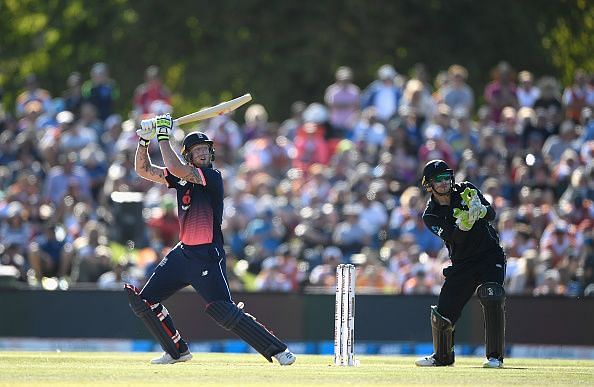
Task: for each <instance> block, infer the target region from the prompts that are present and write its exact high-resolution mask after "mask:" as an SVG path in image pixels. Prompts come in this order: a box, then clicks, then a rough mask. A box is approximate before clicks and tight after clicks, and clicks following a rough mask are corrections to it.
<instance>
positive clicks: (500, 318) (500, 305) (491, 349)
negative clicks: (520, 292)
mask: <svg viewBox="0 0 594 387" xmlns="http://www.w3.org/2000/svg"><path fill="white" fill-rule="evenodd" d="M476 294H477V296H478V298H479V301H480V303H481V305H482V307H483V316H484V318H485V352H486V353H485V355H486V356H487V358H491V357H494V358H495V359H499V360H503V356H504V351H505V289H504V288H503V286H501V285H500V284H498V283H497V282H485V283H484V284H482V285H480V286H479V287H478V288H477V289H476Z"/></svg>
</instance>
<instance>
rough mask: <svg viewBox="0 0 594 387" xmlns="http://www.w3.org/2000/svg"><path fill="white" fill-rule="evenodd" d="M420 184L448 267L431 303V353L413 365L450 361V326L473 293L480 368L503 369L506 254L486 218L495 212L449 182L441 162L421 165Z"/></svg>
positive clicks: (426, 216)
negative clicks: (480, 321) (481, 330)
mask: <svg viewBox="0 0 594 387" xmlns="http://www.w3.org/2000/svg"><path fill="white" fill-rule="evenodd" d="M422 185H423V188H424V189H425V190H426V191H427V192H429V193H430V194H431V197H430V198H429V200H428V202H427V207H426V209H425V211H424V213H423V221H424V222H425V225H426V226H427V227H428V228H429V230H431V232H433V233H434V234H435V235H437V236H439V237H440V238H441V239H442V240H443V241H444V242H445V245H446V247H447V249H448V251H449V256H450V260H451V266H449V267H447V268H445V269H444V271H443V274H444V276H445V282H444V284H443V287H442V288H441V292H440V294H439V300H438V303H437V305H436V306H432V307H431V330H432V336H433V350H434V353H433V354H432V355H430V356H426V357H423V358H421V359H418V360H417V361H416V363H415V364H416V365H417V366H421V367H426V366H447V365H453V364H454V327H455V324H456V321H458V318H459V317H460V314H461V313H462V309H463V308H464V305H466V303H467V302H468V301H469V300H470V298H471V297H472V296H473V295H474V293H475V291H476V293H477V295H478V299H479V301H480V303H481V305H482V309H483V316H484V327H485V345H486V353H485V355H486V357H487V360H486V361H485V362H484V363H483V366H484V367H486V368H501V367H503V357H504V340H505V291H504V289H503V280H504V277H505V265H506V258H505V253H504V251H503V249H502V247H501V245H500V243H499V236H498V234H497V231H495V229H494V228H493V226H491V224H490V223H489V222H490V221H492V220H494V219H495V211H494V209H493V207H491V205H490V203H489V202H488V201H487V200H486V199H485V198H484V197H483V195H482V193H481V192H480V191H479V190H478V188H476V187H475V186H474V185H472V184H471V183H469V182H467V181H465V182H462V183H458V184H455V183H454V172H453V170H452V169H450V167H449V166H448V165H447V164H446V163H445V162H444V161H443V160H432V161H430V162H428V163H427V164H426V165H425V167H424V169H423V179H422Z"/></svg>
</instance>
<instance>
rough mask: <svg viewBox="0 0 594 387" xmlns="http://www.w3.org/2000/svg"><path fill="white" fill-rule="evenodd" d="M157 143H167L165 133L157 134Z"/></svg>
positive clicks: (167, 139) (167, 136) (167, 138)
mask: <svg viewBox="0 0 594 387" xmlns="http://www.w3.org/2000/svg"><path fill="white" fill-rule="evenodd" d="M157 140H158V141H169V135H168V134H167V133H159V134H157Z"/></svg>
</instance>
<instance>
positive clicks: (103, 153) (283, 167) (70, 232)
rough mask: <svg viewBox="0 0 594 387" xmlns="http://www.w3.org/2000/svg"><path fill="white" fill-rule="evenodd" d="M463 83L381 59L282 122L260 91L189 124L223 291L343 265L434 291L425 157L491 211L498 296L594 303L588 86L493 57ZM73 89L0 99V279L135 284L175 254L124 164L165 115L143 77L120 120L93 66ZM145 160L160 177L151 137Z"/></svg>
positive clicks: (281, 288) (149, 192)
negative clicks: (151, 120) (474, 84)
mask: <svg viewBox="0 0 594 387" xmlns="http://www.w3.org/2000/svg"><path fill="white" fill-rule="evenodd" d="M402 70H405V69H402ZM472 75H473V74H468V72H467V70H466V69H465V68H464V67H463V66H461V65H457V64H454V65H452V66H450V67H449V68H448V69H447V70H444V71H442V72H439V73H438V74H435V75H434V77H433V78H432V77H431V75H430V74H429V73H428V71H427V69H426V68H425V66H423V65H422V64H419V65H416V66H414V67H413V68H412V69H410V70H409V71H400V72H398V71H396V69H395V68H394V67H393V66H392V65H390V64H386V65H383V66H381V67H380V68H379V69H378V71H377V79H376V80H375V81H373V82H372V83H371V84H369V85H357V83H356V82H355V80H356V78H357V77H356V74H354V73H353V71H352V69H351V68H349V67H347V66H342V67H340V68H338V69H337V70H336V73H335V82H334V83H332V84H331V85H329V86H328V87H327V89H326V92H325V95H320V96H319V99H318V101H313V102H304V101H296V102H294V103H293V104H292V106H291V107H290V111H291V113H290V116H289V117H286V119H284V120H281V121H280V122H271V121H270V120H269V118H268V113H267V110H266V107H265V106H262V105H261V104H259V103H258V102H257V99H258V98H257V96H256V101H255V103H253V104H251V105H249V107H248V108H247V109H246V110H245V115H244V117H238V116H234V115H232V114H230V115H224V116H218V117H216V118H213V119H211V120H208V121H204V122H202V123H201V124H200V125H199V126H198V129H199V130H202V131H204V132H206V133H207V134H208V136H210V138H211V139H213V140H214V142H215V148H216V161H215V167H216V168H218V169H219V170H221V171H222V173H223V177H224V181H225V192H226V199H225V210H224V211H225V212H224V220H223V231H224V236H225V242H226V249H227V256H228V261H227V265H228V277H229V285H230V287H231V288H232V289H233V290H235V291H242V290H243V291H275V292H303V291H321V292H332V291H333V289H334V288H333V287H334V281H335V268H336V265H337V264H338V263H341V262H343V263H347V262H350V263H354V264H355V265H356V266H357V292H363V293H364V292H369V293H383V294H437V292H438V291H439V289H440V285H441V283H442V281H443V277H442V269H443V268H444V267H445V266H447V265H449V259H448V254H447V249H446V248H445V247H444V245H443V243H442V242H441V240H440V239H439V238H437V237H436V236H434V235H433V234H432V233H431V232H429V230H427V228H426V227H425V226H424V224H423V221H422V219H421V214H422V212H423V210H424V208H425V205H426V201H427V194H426V193H425V192H423V190H422V189H421V188H420V185H419V178H420V172H421V170H422V167H423V165H424V164H425V163H426V162H427V161H428V160H431V159H436V158H439V159H443V160H445V161H446V162H447V163H448V164H449V165H450V166H451V167H453V168H454V170H455V172H456V175H455V177H456V181H463V180H468V181H470V182H472V183H474V184H475V185H476V186H478V187H479V188H480V189H481V190H482V192H483V193H484V194H485V196H486V198H487V199H488V200H489V201H490V202H491V203H492V204H493V206H494V208H495V210H496V212H497V218H496V220H495V222H494V224H495V226H496V228H497V229H498V230H499V234H500V237H501V242H502V245H503V246H504V248H505V251H506V255H507V257H508V265H507V275H506V284H505V286H506V290H507V292H508V293H509V294H519V295H534V296H543V295H563V296H570V297H578V296H583V295H586V296H588V295H590V296H593V295H594V246H593V237H594V231H593V221H594V205H593V202H592V201H593V200H594V161H593V157H594V118H593V117H592V108H593V107H594V83H593V81H594V80H593V79H592V74H588V73H586V72H584V71H582V70H577V71H576V72H575V79H574V81H573V83H571V84H567V85H562V84H561V83H560V82H559V81H558V80H557V79H556V78H554V77H551V76H541V77H538V78H535V76H534V74H532V73H531V72H530V71H526V70H524V71H520V72H517V73H516V71H515V70H514V69H513V68H512V66H511V65H510V64H508V63H506V62H501V63H499V64H498V65H497V66H495V67H494V69H493V71H492V82H490V83H488V84H487V85H485V86H484V88H483V89H482V90H473V89H472V88H471V87H470V86H469V85H468V83H467V80H468V77H471V76H472ZM85 78H86V74H81V73H78V72H73V73H72V74H71V75H70V76H69V77H68V79H67V80H66V84H65V87H64V91H63V92H61V93H58V92H52V93H50V92H49V91H47V90H45V89H43V80H42V79H37V77H36V76H35V75H33V74H32V75H30V76H29V77H27V79H26V84H25V85H24V89H23V90H22V93H21V94H20V95H19V96H18V99H17V101H16V107H15V109H14V111H7V109H6V108H2V107H1V106H0V278H3V281H2V282H7V281H8V279H14V280H15V281H16V284H17V285H20V286H21V287H32V288H44V289H68V288H74V287H83V286H97V287H99V288H104V289H120V288H121V286H122V283H123V282H124V281H126V282H132V283H134V284H135V285H137V286H142V284H143V283H144V282H145V281H146V279H147V276H149V275H150V273H151V272H152V270H153V269H154V267H155V265H157V264H158V263H159V261H160V259H161V258H162V257H163V256H164V255H165V254H166V253H167V251H168V250H169V249H170V248H171V247H172V246H174V245H175V244H176V243H177V241H178V239H177V238H178V224H177V215H176V204H175V197H174V196H173V194H172V192H170V191H169V190H168V189H167V188H166V187H165V186H162V185H157V184H153V183H151V182H148V181H146V180H143V179H142V178H140V177H139V176H138V175H137V174H136V173H135V172H134V167H133V163H134V153H135V150H136V146H137V142H138V138H137V136H136V133H135V129H136V128H137V127H138V126H139V121H140V119H143V118H146V117H149V116H151V115H155V114H162V113H166V112H171V113H172V114H173V113H174V112H173V109H172V105H171V98H170V92H169V90H168V89H167V87H166V86H165V85H164V84H163V82H162V80H161V76H160V73H159V68H158V67H156V66H150V67H148V68H147V70H146V73H145V80H144V82H143V83H142V84H140V85H139V86H138V87H137V89H136V90H135V91H134V100H133V106H134V108H133V111H132V112H129V113H126V114H124V117H122V116H121V115H120V114H118V112H116V111H114V106H116V102H117V100H118V98H120V92H119V90H118V83H117V80H113V79H111V78H110V75H109V68H108V66H107V65H106V64H104V63H97V64H95V65H94V66H93V67H92V68H91V69H90V74H89V79H88V80H85ZM360 86H361V87H360ZM11 110H12V109H11ZM173 115H174V116H175V114H173ZM184 129H185V130H186V131H187V130H188V128H184ZM191 129H196V126H194V127H193V128H191ZM183 135H184V132H183V131H182V129H181V128H177V129H176V133H175V135H174V140H173V141H175V142H176V143H177V144H176V145H175V146H174V149H178V150H179V148H180V147H179V143H180V140H181V139H182V138H183ZM150 154H151V159H152V160H153V162H154V163H156V164H160V165H162V162H161V159H160V154H159V150H158V146H157V144H156V141H155V142H154V143H152V144H151V146H150ZM10 283H13V282H10Z"/></svg>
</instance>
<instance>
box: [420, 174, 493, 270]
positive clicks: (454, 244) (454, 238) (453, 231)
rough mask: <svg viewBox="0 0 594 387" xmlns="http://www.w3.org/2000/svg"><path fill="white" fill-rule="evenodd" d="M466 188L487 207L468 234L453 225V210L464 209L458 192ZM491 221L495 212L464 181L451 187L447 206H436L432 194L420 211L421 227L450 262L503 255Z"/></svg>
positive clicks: (470, 184)
mask: <svg viewBox="0 0 594 387" xmlns="http://www.w3.org/2000/svg"><path fill="white" fill-rule="evenodd" d="M467 187H470V188H472V189H475V190H476V191H477V192H478V196H479V198H480V199H481V203H482V204H483V205H485V206H486V207H487V214H486V215H485V217H484V218H482V219H479V220H477V221H476V222H475V223H474V225H473V227H472V228H471V229H470V230H469V231H462V230H460V229H458V226H456V218H454V208H460V209H462V210H466V211H467V210H468V207H467V206H466V204H464V202H463V201H462V197H461V193H462V192H464V189H466V188H467ZM494 219H495V210H494V209H493V207H491V205H490V203H489V202H488V201H487V200H486V199H485V198H484V196H483V194H482V193H481V191H480V190H479V189H478V188H476V187H475V186H474V185H473V184H472V183H470V182H467V181H464V182H462V183H456V184H454V188H453V190H452V193H451V198H450V205H445V206H442V205H440V204H439V202H437V200H434V199H433V195H432V196H431V198H430V199H429V200H428V201H427V207H426V208H425V211H424V212H423V221H424V222H425V225H426V226H427V227H428V228H429V230H431V232H432V233H434V234H435V235H437V236H439V237H440V238H441V239H442V240H443V241H444V242H445V244H446V247H447V248H448V251H449V253H450V259H451V260H452V263H455V262H456V261H461V260H466V259H480V258H481V257H482V256H484V255H486V254H498V255H502V256H503V255H504V252H503V249H502V248H501V245H500V244H499V235H498V234H497V231H496V230H495V228H494V227H493V226H492V225H491V224H490V223H489V222H490V221H492V220H494Z"/></svg>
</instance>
